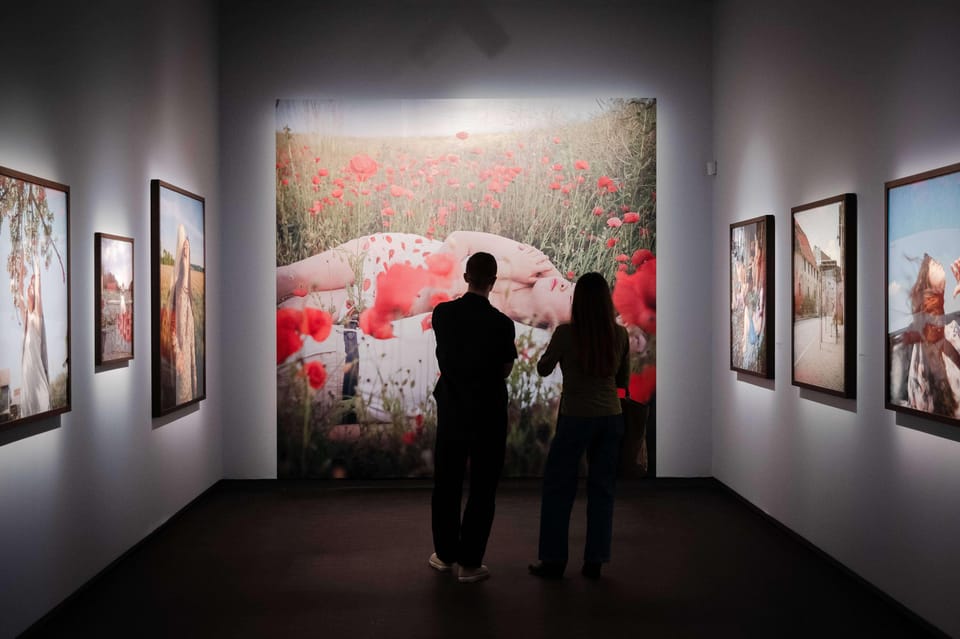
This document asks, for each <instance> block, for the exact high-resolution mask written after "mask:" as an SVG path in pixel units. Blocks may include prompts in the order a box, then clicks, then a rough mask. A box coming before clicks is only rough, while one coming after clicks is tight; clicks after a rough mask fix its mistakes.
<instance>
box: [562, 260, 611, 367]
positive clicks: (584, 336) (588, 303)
mask: <svg viewBox="0 0 960 639" xmlns="http://www.w3.org/2000/svg"><path fill="white" fill-rule="evenodd" d="M571 316H572V320H573V321H572V323H571V326H572V328H573V344H574V348H576V351H577V359H578V360H579V361H580V366H581V367H582V368H583V370H584V372H585V373H587V374H588V375H593V376H596V377H606V376H607V375H613V373H614V370H613V369H614V366H615V365H616V358H615V357H614V354H613V349H614V336H615V335H616V326H617V325H616V320H615V319H614V318H615V314H614V310H613V299H612V298H611V297H610V285H609V284H607V280H606V279H605V278H604V277H603V275H601V274H600V273H586V274H584V275H582V276H581V277H580V279H578V280H577V285H576V286H575V287H574V289H573V309H572V312H571Z"/></svg>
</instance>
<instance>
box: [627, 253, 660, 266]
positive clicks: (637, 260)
mask: <svg viewBox="0 0 960 639" xmlns="http://www.w3.org/2000/svg"><path fill="white" fill-rule="evenodd" d="M653 259H656V258H655V257H654V256H653V252H652V251H650V249H640V250H639V251H636V252H634V254H633V257H631V258H630V261H631V262H632V263H633V265H634V266H640V265H641V264H643V263H644V262H646V261H648V260H653Z"/></svg>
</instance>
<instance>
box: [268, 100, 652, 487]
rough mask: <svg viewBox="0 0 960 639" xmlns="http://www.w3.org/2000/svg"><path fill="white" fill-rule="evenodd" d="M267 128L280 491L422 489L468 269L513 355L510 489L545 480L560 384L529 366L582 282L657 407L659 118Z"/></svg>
mask: <svg viewBox="0 0 960 639" xmlns="http://www.w3.org/2000/svg"><path fill="white" fill-rule="evenodd" d="M276 125H277V130H276V144H277V146H276V193H277V247H276V248H277V272H276V275H277V299H276V319H277V353H276V356H277V361H276V365H277V425H278V475H279V476H280V477H329V478H344V477H349V478H371V477H429V476H431V475H432V473H433V459H432V454H433V445H434V435H435V425H436V407H435V404H434V400H433V398H432V395H431V393H432V391H433V387H434V385H435V382H436V379H437V377H438V375H439V373H438V370H437V361H436V356H435V349H436V342H435V338H434V335H433V331H432V328H431V311H432V309H433V308H434V307H435V306H436V305H437V304H439V303H440V302H443V301H445V300H449V299H453V298H455V297H457V296H459V295H461V294H462V293H463V292H464V291H465V283H464V281H463V277H462V274H463V269H464V265H465V262H466V259H467V257H468V256H469V255H470V254H472V253H474V252H477V251H486V252H489V253H492V254H493V255H494V256H495V257H496V258H497V261H498V269H499V279H498V281H497V285H496V287H495V289H494V291H493V293H492V295H491V302H492V303H493V304H494V305H495V306H497V307H498V308H499V309H500V310H501V311H503V312H504V313H505V314H507V315H508V316H509V317H510V318H512V319H513V320H514V322H515V325H516V335H517V347H518V351H519V352H520V357H519V359H518V360H517V362H516V364H515V366H514V368H513V372H512V373H511V374H510V376H509V378H508V379H507V382H508V388H509V393H510V406H509V414H510V423H509V428H510V431H509V435H508V442H507V455H506V467H505V471H504V473H505V475H507V476H536V475H539V474H540V473H541V470H542V466H543V463H544V460H545V458H546V452H547V448H548V446H549V442H550V439H551V437H552V435H553V431H554V427H555V424H556V418H557V408H558V402H559V395H560V388H561V386H560V384H561V379H560V374H559V369H558V370H557V371H556V372H555V373H554V374H552V375H551V376H550V377H547V378H540V377H539V376H538V375H537V373H536V362H537V359H538V357H539V356H540V354H541V353H542V351H543V350H544V349H545V348H546V345H547V343H548V341H549V339H550V335H551V334H552V330H553V329H554V327H556V326H557V325H558V324H560V323H563V322H567V321H569V318H570V302H571V299H572V293H573V290H574V287H575V286H576V281H577V278H578V277H579V276H580V275H582V274H584V273H587V272H590V271H599V272H601V273H602V274H603V275H604V276H606V278H607V279H608V281H609V282H610V284H611V285H612V287H613V292H614V302H615V306H616V309H617V311H618V315H619V319H620V321H621V322H622V323H623V324H624V325H625V326H626V327H627V328H628V330H629V332H630V335H631V338H632V340H631V346H632V375H631V381H630V395H631V397H632V398H633V399H634V400H637V401H638V402H640V403H641V404H642V405H644V406H645V407H652V403H653V402H654V399H655V398H654V395H655V393H654V390H655V379H656V355H655V353H656V348H655V343H656V257H655V256H656V237H657V231H656V102H655V101H654V100H652V99H567V100H396V101H279V102H278V103H277V110H276ZM649 412H653V411H649ZM640 428H641V429H642V428H643V425H642V424H641V425H640ZM646 428H647V429H648V430H649V429H651V428H652V424H647V425H646ZM633 436H634V438H635V439H636V438H637V437H641V438H642V436H643V434H642V433H637V432H634V433H633ZM636 451H637V452H636V455H635V457H634V458H633V460H632V461H633V463H634V464H636V465H641V464H644V463H646V462H645V460H644V455H645V454H646V450H645V449H644V447H643V446H642V445H638V446H637V447H636ZM651 463H652V462H651Z"/></svg>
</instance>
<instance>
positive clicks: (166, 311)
mask: <svg viewBox="0 0 960 639" xmlns="http://www.w3.org/2000/svg"><path fill="white" fill-rule="evenodd" d="M150 211H151V215H150V233H151V256H150V270H151V273H150V276H151V277H150V280H151V284H152V286H151V302H152V304H151V307H152V315H153V317H152V328H151V331H150V338H151V347H152V355H153V357H152V359H153V415H154V417H159V416H161V415H166V414H167V413H170V412H172V411H175V410H177V409H179V408H183V407H184V406H188V405H190V404H195V403H197V402H199V401H200V400H202V399H204V398H205V397H206V327H205V323H204V322H205V317H206V270H205V268H206V267H205V264H206V262H205V250H204V225H203V221H204V220H203V218H204V199H203V198H202V197H200V196H199V195H194V194H193V193H190V192H189V191H185V190H183V189H181V188H178V187H176V186H173V185H172V184H167V183H166V182H163V181H161V180H151V182H150Z"/></svg>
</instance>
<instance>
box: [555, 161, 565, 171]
mask: <svg viewBox="0 0 960 639" xmlns="http://www.w3.org/2000/svg"><path fill="white" fill-rule="evenodd" d="M553 170H554V171H562V170H563V165H562V164H559V163H558V164H554V165H553Z"/></svg>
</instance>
